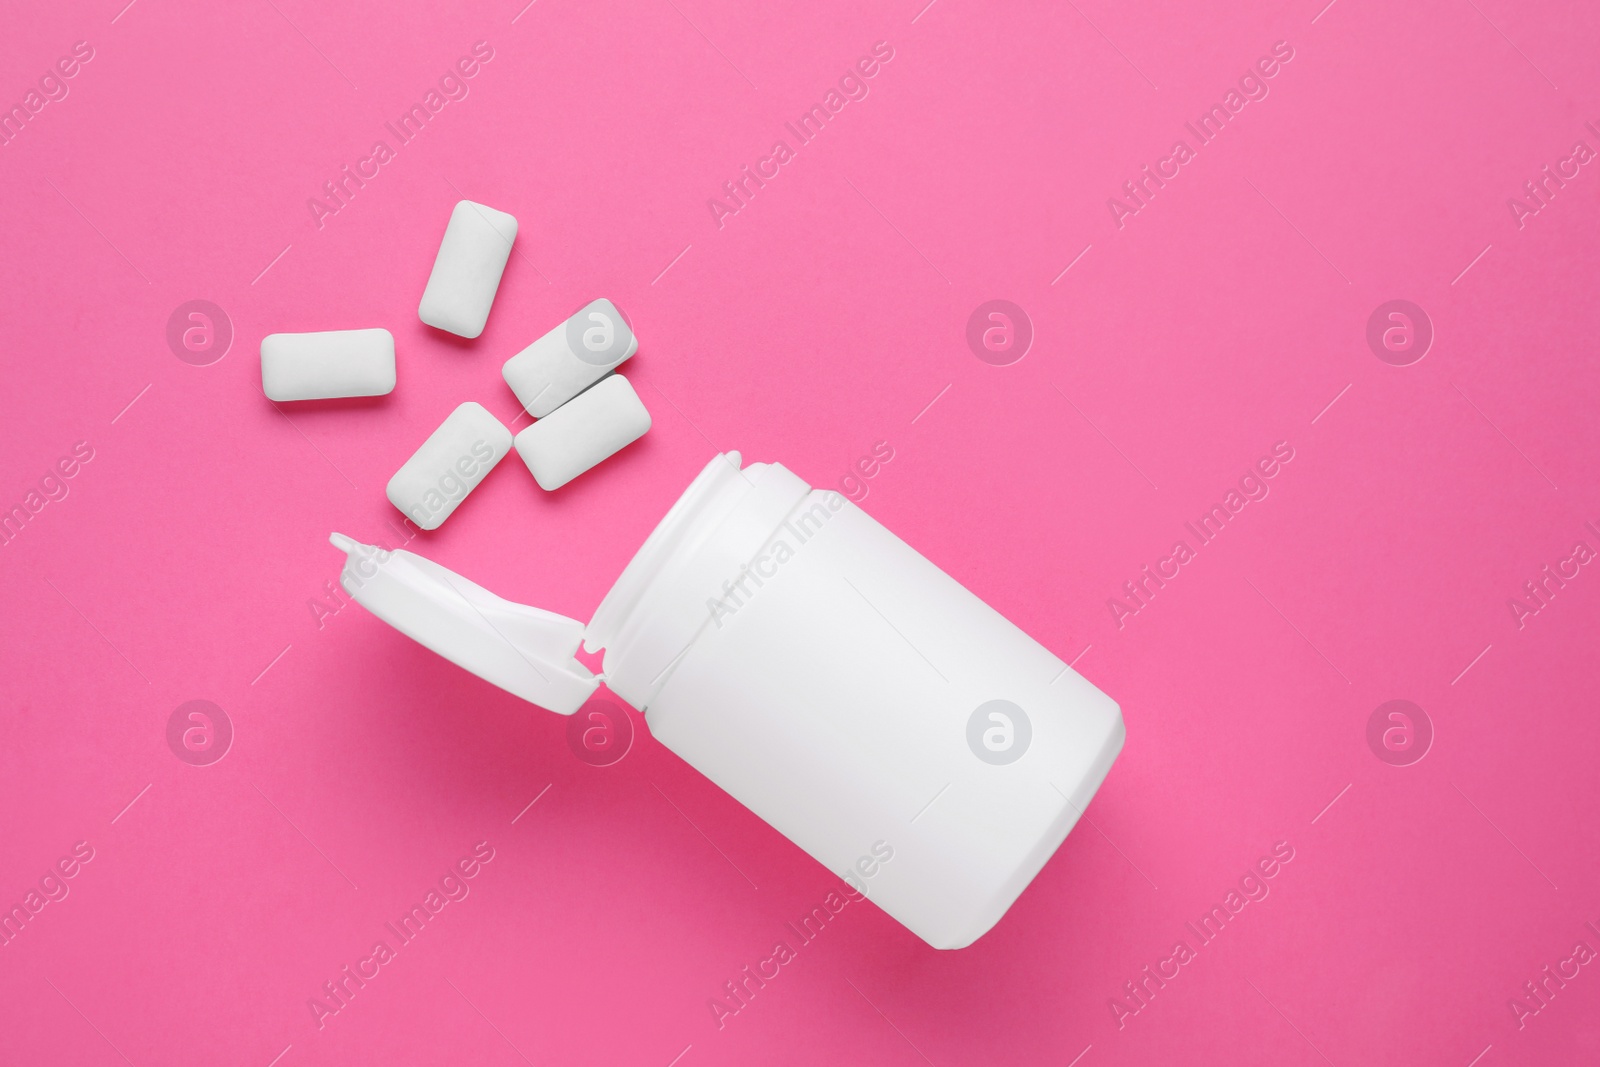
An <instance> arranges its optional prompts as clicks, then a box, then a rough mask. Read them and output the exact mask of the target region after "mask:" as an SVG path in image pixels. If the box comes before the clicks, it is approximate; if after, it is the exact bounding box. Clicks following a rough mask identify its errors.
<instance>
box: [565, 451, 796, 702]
mask: <svg viewBox="0 0 1600 1067" xmlns="http://www.w3.org/2000/svg"><path fill="white" fill-rule="evenodd" d="M740 461H741V459H740V455H739V453H737V452H727V453H723V454H722V455H719V456H717V457H716V458H714V459H713V460H712V461H711V462H710V463H708V464H707V465H706V467H705V469H704V470H702V471H701V472H700V474H699V476H698V477H697V478H695V480H694V481H693V482H692V483H691V484H690V485H689V488H688V489H686V490H685V491H684V493H683V495H682V496H681V497H679V498H678V501H677V503H675V504H674V505H673V506H672V508H671V509H670V510H669V511H668V512H667V515H666V517H665V518H663V519H662V520H661V522H660V523H659V524H658V525H657V526H656V528H655V530H654V532H652V533H651V534H650V536H649V537H648V538H647V539H646V540H645V543H644V545H643V546H642V547H641V548H640V549H639V551H638V552H637V553H636V554H635V555H634V557H633V560H632V561H631V562H630V563H629V564H628V566H627V567H626V568H625V569H624V570H623V572H622V575H621V576H620V577H619V578H618V579H617V581H616V583H615V584H614V585H612V587H611V591H610V592H609V593H607V594H606V597H605V599H604V600H602V601H601V603H600V607H599V608H598V609H596V611H595V614H594V618H593V619H592V620H591V621H590V623H589V626H588V628H587V629H586V630H585V632H584V647H585V648H586V649H588V650H589V651H590V652H593V651H595V650H596V649H599V648H604V649H605V676H606V683H607V685H609V686H610V688H611V689H612V690H613V691H614V692H615V693H616V694H617V695H618V696H620V697H622V699H624V700H626V701H627V702H628V703H630V704H632V705H633V706H634V707H636V708H638V709H640V710H641V711H644V710H646V709H647V708H648V707H649V705H650V701H651V700H652V699H653V698H654V696H655V695H656V693H658V692H660V690H661V688H662V686H663V685H665V684H666V681H667V679H668V678H669V677H670V676H671V674H672V671H673V670H674V669H675V668H676V666H677V664H678V662H679V661H680V660H681V659H682V658H683V656H684V654H685V653H686V652H688V650H689V649H690V648H691V647H693V645H694V642H695V639H696V638H697V637H698V636H699V635H700V633H701V632H702V631H703V630H704V629H705V627H706V626H707V624H709V623H710V622H711V621H712V611H711V605H712V604H714V603H715V602H716V600H717V598H718V597H720V596H721V595H722V590H723V586H724V584H725V583H727V582H729V581H730V580H736V579H738V578H739V577H740V576H741V573H742V570H743V568H744V567H745V566H746V565H748V564H749V563H750V562H751V561H752V560H753V559H755V558H756V556H757V555H758V554H759V553H760V552H761V550H762V548H763V547H764V546H765V545H766V544H767V542H768V541H769V540H770V539H771V538H772V537H773V535H774V534H775V533H776V532H777V530H778V527H779V526H780V525H782V523H783V520H784V519H785V518H786V517H788V515H789V513H790V512H791V511H793V510H794V508H795V506H796V505H798V504H799V503H800V501H801V500H803V499H804V498H805V497H806V495H807V494H808V493H810V492H811V487H810V486H809V485H807V484H806V483H805V482H804V481H802V480H801V479H800V478H798V477H796V476H795V475H794V474H792V473H790V471H788V470H787V469H786V468H784V467H783V466H781V465H779V464H776V463H753V464H751V465H750V466H748V467H745V468H743V469H741V468H740Z"/></svg>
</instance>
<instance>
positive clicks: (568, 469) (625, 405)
mask: <svg viewBox="0 0 1600 1067" xmlns="http://www.w3.org/2000/svg"><path fill="white" fill-rule="evenodd" d="M648 429H650V413H649V412H648V411H646V410H645V407H644V404H643V402H641V401H640V400H639V394H638V393H636V392H634V391H633V386H632V385H631V384H630V383H629V382H628V379H626V378H624V377H623V376H622V375H620V374H613V375H612V376H611V377H609V378H607V379H606V380H605V381H603V382H601V383H600V384H599V385H596V386H595V387H594V388H593V389H590V390H588V391H587V392H584V393H580V394H579V395H578V396H576V397H574V398H573V399H572V401H571V402H570V403H566V404H563V405H562V406H561V407H559V408H557V409H556V410H555V411H552V412H551V413H550V414H549V415H548V416H546V417H545V418H542V419H540V420H539V421H538V422H536V423H534V424H533V425H532V426H529V427H528V428H527V429H525V430H523V431H522V432H521V433H519V434H517V439H516V445H517V454H518V455H520V456H521V457H522V461H523V462H524V463H526V464H527V465H528V469H529V470H530V471H532V472H533V478H534V480H535V481H536V482H538V483H539V487H540V488H541V489H559V488H561V487H562V486H563V485H566V484H567V483H568V482H570V481H572V479H574V478H576V477H577V476H578V475H580V474H582V473H583V472H584V471H586V470H588V469H589V468H590V467H593V466H594V465H595V464H596V463H599V462H600V461H601V460H603V459H605V458H606V457H608V456H612V455H615V454H616V453H618V452H620V451H621V450H622V449H623V448H625V447H626V446H628V445H630V444H632V443H633V442H635V441H637V440H638V439H639V438H641V437H643V436H644V433H645V431H646V430H648Z"/></svg>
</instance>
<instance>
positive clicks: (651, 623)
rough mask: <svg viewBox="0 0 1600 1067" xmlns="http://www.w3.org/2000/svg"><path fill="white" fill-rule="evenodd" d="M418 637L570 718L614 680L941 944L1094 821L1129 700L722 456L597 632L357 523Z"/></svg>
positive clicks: (603, 609)
mask: <svg viewBox="0 0 1600 1067" xmlns="http://www.w3.org/2000/svg"><path fill="white" fill-rule="evenodd" d="M334 543H335V544H336V545H339V547H341V548H344V549H346V551H347V552H349V553H350V558H349V560H348V561H347V564H346V568H345V572H344V575H343V579H342V580H343V584H344V586H345V588H346V589H347V590H348V591H349V592H350V593H351V595H352V597H353V598H354V599H356V600H357V601H358V602H360V603H362V604H363V605H365V606H367V607H368V608H369V609H371V610H373V611H374V613H376V614H377V615H379V616H380V617H382V618H384V619H385V620H386V621H388V622H390V623H392V624H393V625H395V626H396V627H397V628H399V629H401V630H402V631H403V632H405V633H407V634H409V635H410V636H412V637H414V638H416V639H417V640H419V641H421V642H422V643H423V644H426V645H428V646H429V647H430V648H433V649H434V650H435V651H438V652H440V653H441V654H443V655H445V656H447V657H448V658H450V659H452V660H454V661H456V662H457V663H460V664H461V665H462V666H465V667H467V668H468V669H469V670H472V671H474V672H475V673H477V674H479V675H481V676H482V677H484V678H485V679H487V680H489V681H491V682H494V683H495V684H497V685H500V686H501V687H503V688H505V689H507V690H509V691H511V692H513V693H516V694H517V695H519V696H523V697H524V698H525V699H528V700H531V701H533V702H534V703H536V704H539V705H541V706H543V707H546V708H549V709H550V710H552V711H556V712H560V713H562V714H569V715H570V714H572V713H573V712H574V711H576V710H577V708H578V707H579V706H580V705H581V704H582V703H583V702H584V700H585V699H587V697H588V695H589V694H590V693H592V692H593V690H594V688H595V686H596V685H597V684H598V682H599V681H600V680H601V679H600V678H597V677H595V676H593V675H591V674H590V672H589V671H588V670H587V668H585V667H583V665H582V664H580V663H578V662H577V661H576V660H575V659H573V658H572V654H573V652H574V651H575V650H576V647H577V643H578V640H579V639H580V638H581V639H582V641H583V644H584V646H585V647H586V648H587V649H588V650H589V651H591V652H593V651H596V650H598V649H601V648H603V649H604V650H605V656H604V660H603V662H604V672H603V675H602V676H601V677H603V679H604V681H605V682H606V683H607V685H608V686H610V688H611V689H612V691H614V692H615V693H616V694H617V695H618V696H619V697H621V698H622V699H624V700H626V701H627V702H629V703H630V704H632V705H634V706H635V707H636V708H638V709H639V710H640V711H642V712H643V713H644V715H645V720H646V722H647V723H648V724H649V727H650V732H651V734H652V735H654V737H655V738H656V739H657V740H658V741H660V742H661V743H662V744H664V745H666V746H667V747H668V748H670V749H671V750H672V751H674V752H675V753H677V754H678V755H679V756H680V757H682V758H683V759H684V760H685V761H687V762H688V763H689V764H691V765H692V766H694V767H695V768H697V769H698V770H699V771H700V772H701V773H703V774H704V775H706V777H708V778H710V779H711V780H712V781H713V782H715V783H716V784H717V785H719V786H721V787H722V788H723V789H724V790H726V791H727V792H728V793H729V794H731V795H732V796H733V797H734V798H735V799H737V800H738V801H740V802H741V803H742V804H744V805H745V806H747V807H749V808H750V809H751V810H752V811H754V812H755V813H756V814H757V815H759V816H761V818H763V819H764V820H766V821H767V822H768V823H770V824H771V825H772V826H773V827H775V828H776V829H777V830H779V831H780V832H781V833H783V834H784V835H785V836H786V837H788V838H789V839H790V840H791V841H793V842H794V843H795V844H797V845H799V846H800V847H801V848H803V849H804V850H805V851H806V852H808V853H809V854H810V855H811V856H812V857H814V858H815V859H816V860H817V861H818V862H820V863H822V864H823V865H824V866H826V867H827V868H828V869H829V870H831V871H833V872H835V873H837V874H838V875H839V876H840V877H843V878H846V879H847V880H848V881H850V883H851V884H852V885H854V886H855V887H856V888H857V889H858V890H860V891H862V892H864V893H865V894H866V895H867V896H869V897H870V899H871V900H872V901H874V902H875V903H876V904H877V905H878V906H879V907H881V908H883V910H884V911H886V912H888V913H889V914H890V915H892V916H893V917H894V918H895V919H897V920H899V921H900V922H901V923H903V924H904V925H905V926H907V927H908V928H910V929H911V930H912V932H914V933H915V934H917V935H918V936H919V937H921V938H922V939H923V940H924V941H926V942H928V943H929V944H930V945H933V946H934V947H936V948H962V947H964V946H966V945H969V944H971V943H972V942H973V941H974V940H975V939H976V938H978V937H979V936H981V935H982V934H983V933H985V932H986V931H987V930H989V928H990V927H992V926H993V925H994V924H995V923H996V922H997V921H999V919H1000V917H1001V916H1002V915H1003V914H1005V911H1006V909H1007V908H1009V907H1010V906H1011V903H1012V902H1013V901H1014V900H1016V898H1017V896H1018V895H1019V894H1020V893H1021V892H1022V890H1023V889H1024V888H1025V887H1026V886H1027V884H1028V883H1029V882H1030V881H1031V880H1032V879H1033V877H1034V875H1036V874H1037V873H1038V872H1039V869H1040V868H1041V867H1043V866H1044V863H1045V861H1046V860H1048V859H1049V858H1050V856H1051V854H1052V853H1054V852H1055V850H1056V848H1057V847H1058V846H1059V845H1060V844H1061V842H1062V840H1063V839H1064V838H1065V837H1066V835H1067V832H1068V831H1069V830H1071V829H1072V827H1073V825H1074V824H1075V823H1076V822H1077V820H1078V817H1079V815H1080V814H1081V813H1082V812H1083V809H1084V808H1085V807H1086V806H1087V805H1088V803H1089V800H1090V798H1091V797H1092V796H1093V795H1094V792H1095V790H1096V789H1097V788H1098V787H1099V785H1100V783H1101V781H1103V780H1104V778H1105V776H1106V773H1107V772H1108V771H1109V770H1110V768H1111V763H1112V761H1113V760H1114V759H1115V758H1116V756H1117V753H1118V752H1120V751H1121V749H1122V743H1123V738H1124V729H1123V723H1122V715H1121V712H1120V711H1119V710H1118V708H1117V705H1116V704H1115V702H1113V701H1112V700H1111V699H1110V698H1109V697H1107V696H1106V695H1105V694H1104V693H1102V692H1100V691H1099V690H1098V689H1096V688H1095V687H1094V686H1093V685H1091V684H1090V683H1089V682H1087V681H1086V680H1084V679H1083V678H1082V677H1081V676H1080V675H1078V674H1077V673H1076V672H1075V671H1073V670H1072V669H1071V668H1069V667H1068V666H1067V665H1066V664H1064V663H1062V661H1061V660H1060V659H1058V658H1057V657H1056V656H1054V655H1052V654H1051V653H1050V652H1049V651H1047V650H1046V649H1045V648H1044V647H1043V646H1042V645H1040V644H1039V643H1038V642H1036V641H1034V640H1033V639H1032V638H1031V637H1029V636H1028V635H1027V634H1025V633H1023V632H1022V631H1021V630H1020V629H1018V628H1017V627H1016V626H1015V625H1013V624H1012V623H1010V622H1008V621H1007V620H1006V619H1005V618H1003V617H1002V616H1001V615H1000V614H999V613H998V612H996V611H995V610H994V609H993V608H991V607H989V606H988V605H987V604H985V603H984V602H983V601H981V600H979V599H978V598H977V597H976V596H974V595H973V594H972V593H971V592H969V591H968V590H967V589H966V588H964V587H963V586H962V585H961V584H960V583H958V582H956V581H955V580H954V579H953V578H951V577H950V576H949V575H947V574H945V573H944V572H943V571H942V570H940V569H939V568H938V567H936V566H934V565H933V564H932V563H930V562H928V561H927V560H926V559H924V558H923V557H922V556H921V555H920V554H919V553H917V552H916V550H914V549H913V548H911V547H910V546H909V545H907V544H906V543H905V542H904V541H901V540H900V539H899V538H898V537H896V536H895V535H894V534H892V533H890V532H889V531H888V530H887V529H885V528H884V527H883V526H882V525H880V524H879V523H877V522H876V521H875V520H873V519H872V518H871V517H870V516H868V515H867V514H866V513H865V512H863V511H861V509H859V508H858V507H856V506H855V505H854V504H852V503H851V502H849V501H848V500H846V499H845V498H844V497H842V496H841V495H839V494H838V493H835V492H831V491H826V490H814V489H812V488H811V487H810V486H808V485H806V483H805V482H803V481H802V480H801V479H799V478H798V477H796V476H795V475H794V474H792V473H790V472H789V471H788V470H786V469H785V468H784V467H782V466H780V465H778V464H762V463H757V464H751V465H750V466H748V467H744V468H742V469H741V467H740V460H739V455H738V453H728V454H726V455H722V456H718V457H717V458H716V459H714V460H712V461H711V463H710V464H708V465H707V466H706V468H705V470H703V471H702V472H701V473H700V475H699V477H697V478H696V479H695V481H694V482H693V484H691V485H690V486H689V488H688V490H687V491H686V492H685V493H684V494H683V496H682V497H681V498H680V499H679V500H678V502H677V503H676V504H675V505H674V506H673V507H672V509H671V511H669V512H668V514H667V516H666V518H664V519H663V520H662V521H661V523H660V525H658V526H657V527H656V529H655V532H654V533H652V534H651V535H650V537H649V539H648V540H647V541H646V542H645V544H644V546H643V547H642V548H641V549H640V550H639V552H638V553H637V554H636V555H635V556H634V558H633V561H632V562H631V563H629V564H628V567H627V568H626V570H624V571H623V573H622V576H621V577H620V578H618V579H617V582H616V584H615V585H614V586H613V587H612V588H611V591H610V592H609V593H608V594H607V595H606V597H605V599H604V601H603V602H602V603H601V605H600V607H599V609H598V610H597V611H596V612H595V615H594V619H593V620H592V621H591V622H590V623H589V625H588V627H587V628H585V627H583V626H582V625H581V624H579V623H577V622H576V621H575V620H571V619H566V618H563V617H561V616H557V615H553V614H551V613H549V612H543V611H540V610H539V609H537V608H531V607H528V606H526V605H520V604H512V603H510V602H508V601H504V600H501V599H500V598H499V597H496V596H494V594H492V593H489V592H488V591H487V590H484V589H482V588H480V587H478V586H476V585H474V584H472V583H471V582H468V581H467V580H466V579H464V578H461V577H460V576H458V575H454V574H452V573H451V572H449V571H447V570H445V569H444V568H442V567H438V566H437V565H436V564H432V563H430V562H428V561H427V560H424V559H421V558H420V557H417V556H414V555H412V554H411V553H408V552H393V553H383V552H380V551H378V550H376V549H370V548H367V547H366V546H361V545H357V544H356V543H355V542H353V541H350V540H349V539H348V538H344V537H342V535H338V534H336V535H334Z"/></svg>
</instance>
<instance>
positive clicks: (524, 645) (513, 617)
mask: <svg viewBox="0 0 1600 1067" xmlns="http://www.w3.org/2000/svg"><path fill="white" fill-rule="evenodd" d="M328 540H329V541H330V542H332V543H333V546H334V547H335V548H337V549H339V550H340V551H342V552H344V553H345V563H344V569H343V571H342V572H341V573H340V575H339V584H341V585H343V586H344V588H345V591H346V592H347V593H349V594H350V596H351V598H352V599H353V600H355V602H356V603H358V604H360V605H361V606H362V607H364V608H366V609H367V610H368V611H370V612H372V613H373V614H374V615H376V616H378V618H380V619H382V620H383V621H384V622H386V623H388V624H389V625H390V626H393V627H394V628H395V629H396V630H399V631H400V632H401V633H403V634H405V635H406V636H407V637H409V638H411V639H412V640H414V641H416V642H418V643H419V644H421V645H423V646H425V647H426V648H429V649H432V650H433V651H434V652H437V653H438V654H439V655H441V656H443V657H444V658H445V659H448V660H450V661H452V662H453V663H457V664H459V665H461V666H463V667H465V668H466V669H467V670H469V671H471V672H472V673H473V674H476V675H478V676H479V677H480V678H483V679H485V680H486V681H489V682H492V683H493V684H495V685H497V686H499V687H500V688H501V689H504V690H506V691H507V692H509V693H514V694H516V695H517V696H519V697H521V698H522V699H523V700H527V701H531V702H532V703H535V704H537V705H539V706H540V707H542V708H546V709H548V710H550V711H554V712H559V713H560V714H562V715H571V714H572V713H573V712H574V711H577V710H578V708H579V706H581V705H582V704H583V702H584V701H585V700H587V699H589V696H590V694H592V693H593V692H594V690H595V686H596V685H598V684H599V683H598V682H597V681H596V679H595V677H594V675H593V674H591V673H590V672H589V669H588V668H587V667H585V666H583V664H581V663H579V662H578V661H577V660H575V659H574V658H573V653H575V652H576V651H577V650H578V642H579V641H580V640H582V638H583V624H582V623H581V622H578V621H576V620H574V619H569V618H566V617H565V616H562V615H556V614H553V613H552V612H548V611H541V610H540V609H539V608H534V607H529V606H528V605H526V604H514V603H512V602H511V601H509V600H502V599H501V598H500V597H497V596H495V595H494V594H493V593H491V592H489V590H487V589H485V588H483V587H482V586H480V585H478V584H477V583H475V582H470V581H468V580H467V579H465V578H463V577H461V575H459V574H456V573H455V572H454V571H450V570H446V569H445V568H444V567H441V566H439V565H438V564H437V563H434V562H433V561H432V560H429V559H424V558H423V557H421V556H418V555H416V554H414V553H411V552H407V551H405V550H404V549H401V550H399V551H395V552H386V551H384V550H383V549H380V548H375V547H373V546H372V545H364V544H362V543H361V542H359V541H357V540H355V539H354V538H350V537H346V536H345V535H344V534H341V533H336V534H333V535H332V536H330V537H329V538H328Z"/></svg>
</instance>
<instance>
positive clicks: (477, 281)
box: [417, 200, 517, 337]
mask: <svg viewBox="0 0 1600 1067" xmlns="http://www.w3.org/2000/svg"><path fill="white" fill-rule="evenodd" d="M516 239H517V220H516V218H515V216H512V215H507V214H506V213H505V212H504V211H496V210H495V209H494V208H492V207H488V206H487V205H484V204H475V203H473V202H472V201H471V200H462V201H460V202H458V203H457V204H456V206H455V210H453V211H451V212H450V225H449V226H446V227H445V231H444V240H443V241H441V242H439V254H438V255H437V256H436V257H434V260H433V273H431V274H429V275H428V287H427V288H426V289H424V290H423V292H422V303H421V304H419V305H417V317H418V318H420V319H421V320H422V321H423V322H425V323H427V324H428V325H429V326H433V327H436V328H438V329H441V330H444V331H446V332H447V333H453V334H455V335H457V336H458V337H476V336H478V335H479V334H481V333H482V332H483V325H484V323H486V322H488V321H489V307H490V305H492V304H493V303H494V294H495V291H496V290H497V289H499V288H500V275H501V274H503V273H504V272H505V269H506V260H507V259H509V258H510V256H511V243H512V242H513V241H515V240H516Z"/></svg>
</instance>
